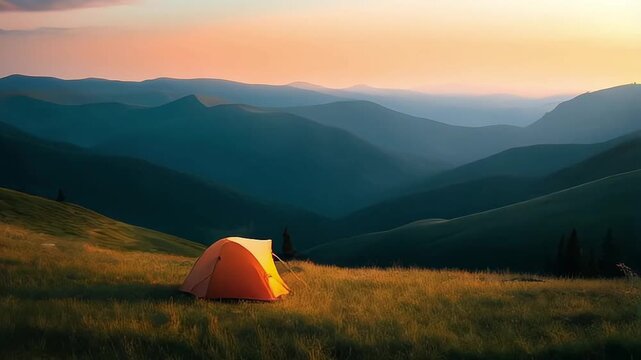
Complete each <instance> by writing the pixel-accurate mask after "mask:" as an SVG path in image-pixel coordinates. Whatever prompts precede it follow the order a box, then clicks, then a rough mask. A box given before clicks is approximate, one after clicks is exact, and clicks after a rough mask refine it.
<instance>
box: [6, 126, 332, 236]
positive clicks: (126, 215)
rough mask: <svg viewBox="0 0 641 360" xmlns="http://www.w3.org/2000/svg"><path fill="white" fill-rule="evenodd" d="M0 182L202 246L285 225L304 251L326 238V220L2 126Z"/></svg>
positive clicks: (278, 229)
mask: <svg viewBox="0 0 641 360" xmlns="http://www.w3.org/2000/svg"><path fill="white" fill-rule="evenodd" d="M0 130H1V131H0V166H1V167H2V169H3V171H2V172H0V186H3V187H9V188H12V189H17V190H20V191H23V192H28V193H31V194H37V195H40V196H44V197H48V198H53V197H55V196H56V194H57V192H58V189H62V190H63V191H64V193H65V196H66V198H67V201H69V202H72V203H76V204H80V205H82V206H85V207H88V208H91V209H93V210H96V211H99V212H100V213H102V214H105V215H107V216H110V217H113V218H116V219H119V220H122V221H126V222H128V223H132V224H136V225H140V226H145V227H148V228H153V229H156V230H159V231H163V232H166V233H170V234H174V235H177V236H181V237H184V238H187V239H190V240H196V241H200V242H203V243H206V244H208V243H211V242H212V241H214V240H216V239H218V238H220V237H224V236H229V235H244V236H250V237H258V238H273V239H275V240H276V241H278V240H280V234H281V232H282V230H283V228H284V227H285V226H289V228H290V232H291V233H292V236H293V237H294V240H295V241H296V244H297V245H298V246H299V247H301V248H304V247H306V246H310V245H312V244H315V243H318V242H320V241H323V240H324V237H323V235H322V234H323V232H322V228H321V227H322V226H324V225H323V224H324V223H325V221H326V220H324V219H323V218H321V217H320V216H317V215H315V214H312V213H308V212H305V211H303V210H300V209H295V208H290V207H288V206H284V205H278V204H273V203H265V202H261V201H258V200H255V199H253V198H252V197H249V196H245V195H242V194H240V193H238V192H236V191H233V190H230V189H228V188H226V187H223V186H220V185H217V184H214V183H212V182H208V181H203V180H200V179H198V178H194V177H192V176H189V175H185V174H183V173H179V172H176V171H172V170H169V169H165V168H162V167H159V166H155V165H152V164H150V163H148V162H145V161H142V160H135V159H129V158H122V157H112V156H102V155H97V154H95V153H93V152H91V151H87V150H84V149H81V148H77V147H75V146H71V145H66V144H59V143H52V142H47V141H44V140H40V139H36V138H33V137H31V136H28V135H26V134H24V133H22V132H20V131H17V130H15V129H12V128H10V127H8V126H6V125H2V126H0Z"/></svg>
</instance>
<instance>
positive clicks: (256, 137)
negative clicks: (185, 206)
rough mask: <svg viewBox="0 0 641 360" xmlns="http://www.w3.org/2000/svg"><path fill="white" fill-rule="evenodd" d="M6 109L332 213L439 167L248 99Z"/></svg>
mask: <svg viewBox="0 0 641 360" xmlns="http://www.w3.org/2000/svg"><path fill="white" fill-rule="evenodd" d="M0 117H1V118H2V121H3V122H6V123H8V124H11V125H13V126H16V127H18V128H20V129H21V130H23V131H26V132H29V133H30V134H33V135H36V136H40V137H43V138H46V139H50V140H55V141H64V142H69V143H72V144H76V145H80V146H85V147H92V148H96V149H99V150H100V151H102V152H105V153H108V154H117V155H122V156H129V157H136V158H140V159H144V160H147V161H151V162H153V163H156V164H158V165H161V166H165V167H168V168H171V169H174V170H178V171H182V172H185V173H189V174H192V175H196V176H200V177H202V178H206V179H209V180H212V181H215V182H217V183H220V184H224V185H227V186H230V187H232V188H234V189H237V190H239V191H241V192H243V193H247V194H250V195H253V196H256V197H259V198H262V199H266V200H273V201H277V202H284V203H289V204H292V205H295V206H298V207H301V208H307V209H311V210H313V211H318V212H324V213H326V214H339V213H345V212H348V211H351V210H354V209H356V208H358V207H360V206H363V205H364V204H367V203H371V202H374V201H376V200H379V199H380V198H381V194H382V193H384V192H385V190H386V189H389V188H393V187H397V186H401V185H402V184H407V183H408V182H410V181H415V180H416V179H418V178H420V177H423V176H426V175H428V174H431V173H433V172H432V171H430V170H433V169H430V167H429V164H425V163H424V162H422V161H419V160H416V159H406V158H402V157H399V156H395V155H391V154H388V153H386V152H383V151H382V150H380V149H379V148H377V147H375V146H373V145H371V144H369V143H367V142H365V141H363V140H361V139H359V138H357V137H356V136H354V135H352V134H350V133H348V132H346V131H343V130H340V129H336V128H332V127H327V126H323V125H320V124H317V123H315V122H313V121H310V120H306V119H303V118H301V117H298V116H294V115H290V114H285V113H279V112H273V111H265V110H260V109H256V108H252V107H248V106H244V105H220V106H215V107H211V108H207V107H205V106H204V105H202V104H201V103H200V102H199V101H198V100H197V99H196V98H195V97H193V96H190V97H185V98H182V99H180V100H177V101H175V102H172V103H170V104H166V105H163V106H160V107H156V108H132V107H126V106H123V105H118V104H94V105H80V106H64V105H57V104H53V103H46V102H42V101H38V100H35V99H30V98H25V97H6V98H2V99H0Z"/></svg>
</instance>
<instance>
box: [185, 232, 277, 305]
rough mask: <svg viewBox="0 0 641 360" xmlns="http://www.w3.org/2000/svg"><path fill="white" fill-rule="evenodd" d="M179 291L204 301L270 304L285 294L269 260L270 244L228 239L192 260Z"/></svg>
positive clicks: (261, 241) (269, 242) (216, 243)
mask: <svg viewBox="0 0 641 360" xmlns="http://www.w3.org/2000/svg"><path fill="white" fill-rule="evenodd" d="M180 290H181V291H184V292H187V293H190V294H193V295H195V296H196V297H198V298H204V299H248V300H262V301H274V300H277V299H278V298H279V297H280V296H282V295H286V294H288V293H289V287H287V285H286V284H285V282H284V281H283V279H281V277H280V275H279V274H278V270H276V265H275V264H274V259H273V258H272V241H271V240H255V239H246V238H241V237H228V238H224V239H221V240H218V241H216V242H215V243H213V244H212V245H211V246H210V247H208V248H207V250H205V252H204V253H203V254H202V255H201V256H200V257H199V258H198V260H196V263H195V264H194V267H193V268H192V269H191V272H190V273H189V275H187V278H186V279H185V282H184V283H183V285H182V286H181V287H180Z"/></svg>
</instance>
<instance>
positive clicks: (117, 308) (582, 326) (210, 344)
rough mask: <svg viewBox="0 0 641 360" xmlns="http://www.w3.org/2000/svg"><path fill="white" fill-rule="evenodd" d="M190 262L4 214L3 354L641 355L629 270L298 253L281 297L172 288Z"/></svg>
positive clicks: (640, 295) (0, 277) (0, 230)
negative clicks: (593, 274) (565, 272)
mask: <svg viewBox="0 0 641 360" xmlns="http://www.w3.org/2000/svg"><path fill="white" fill-rule="evenodd" d="M132 241H133V240H132ZM125 244H129V243H128V242H125ZM104 245H107V247H105V246H104ZM194 261H195V258H194V257H193V256H180V255H171V254H164V253H158V252H147V251H133V250H132V249H131V248H130V246H129V245H126V246H125V247H123V248H118V247H115V246H112V245H111V244H104V243H101V242H95V241H93V240H88V239H87V238H85V237H84V235H82V234H81V235H79V236H76V235H69V234H59V233H55V234H47V233H43V232H41V231H36V230H34V229H31V228H27V227H25V226H23V225H19V224H18V225H16V224H8V223H6V222H5V223H4V224H2V225H0V358H37V357H64V358H67V357H77V358H109V359H114V358H176V359H177V358H217V359H220V358H225V359H234V358H238V359H241V358H242V359H271V358H290V359H291V358H301V359H329V358H350V359H359V358H396V359H405V358H419V359H432V358H434V359H442V358H457V359H483V358H487V359H497V358H499V359H500V358H505V359H508V358H509V359H512V358H528V359H530V358H546V359H547V358H576V359H586V358H626V359H630V358H639V357H641V303H640V302H639V300H640V299H641V288H640V287H639V286H638V285H637V284H635V283H633V282H629V281H625V280H616V281H612V280H567V279H566V280H564V279H546V278H538V279H541V280H543V281H542V282H534V281H522V280H525V279H522V277H523V275H513V274H507V273H506V274H498V273H486V272H478V273H470V272H460V271H430V270H419V269H396V268H392V269H387V270H381V269H374V268H363V269H346V268H338V267H329V266H319V265H314V264H311V263H307V262H295V263H293V267H294V269H295V271H297V272H298V274H297V275H299V276H300V277H301V278H303V279H304V280H305V282H307V283H308V284H309V287H306V286H305V285H304V284H303V283H301V282H300V281H299V280H298V279H297V278H296V277H294V276H293V275H292V274H291V273H289V272H287V271H284V270H282V269H281V274H282V275H283V277H284V279H285V281H286V282H288V283H289V285H290V286H291V287H292V288H293V289H294V290H293V293H292V294H291V295H289V296H287V297H285V298H284V299H283V300H282V301H278V302H275V303H258V302H242V301H241V302H215V301H203V300H196V299H194V298H192V297H190V296H187V295H184V294H181V293H179V292H177V290H176V289H177V287H178V285H179V284H180V283H181V281H182V280H183V278H184V277H185V276H186V274H187V273H188V271H189V269H190V268H191V266H192V264H193V262H194Z"/></svg>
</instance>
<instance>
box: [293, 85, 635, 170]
mask: <svg viewBox="0 0 641 360" xmlns="http://www.w3.org/2000/svg"><path fill="white" fill-rule="evenodd" d="M640 104H641V85H626V86H620V87H615V88H610V89H604V90H599V91H596V92H593V93H590V94H586V95H581V96H579V97H577V98H575V99H572V100H569V101H566V102H563V103H561V104H560V105H558V106H557V107H556V108H555V109H554V110H553V111H551V112H549V113H548V114H546V115H545V116H543V117H542V118H541V119H540V120H538V121H536V122H535V123H533V124H532V125H530V126H528V127H516V126H507V125H495V126H484V127H462V126H452V125H447V124H444V123H440V122H437V121H433V120H430V119H425V118H420V117H414V116H410V115H407V114H403V113H399V112H397V111H393V110H390V109H388V108H385V107H383V106H381V105H378V104H375V103H372V102H366V101H342V102H336V103H330V104H321V105H311V106H302V107H292V108H286V109H285V110H286V111H287V112H291V113H294V114H298V115H300V116H303V117H306V118H308V119H311V120H314V121H317V122H319V123H321V124H325V125H329V126H335V127H339V128H342V129H345V130H347V131H350V132H352V133H353V134H355V135H357V136H359V137H361V138H363V139H365V140H367V141H369V142H371V143H372V144H375V145H377V146H380V147H382V148H384V149H396V150H397V151H401V152H404V153H409V154H413V155H416V156H423V157H425V158H426V159H428V160H430V161H437V160H440V161H442V162H444V163H446V164H451V165H462V164H465V163H468V162H472V161H476V160H479V159H482V158H485V157H487V156H490V155H493V154H496V153H498V152H501V151H504V150H508V149H510V148H514V147H521V146H528V145H537V144H588V143H595V142H603V141H607V140H610V139H613V138H615V137H618V136H622V135H625V134H628V133H630V132H633V131H638V130H641V105H640Z"/></svg>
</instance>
